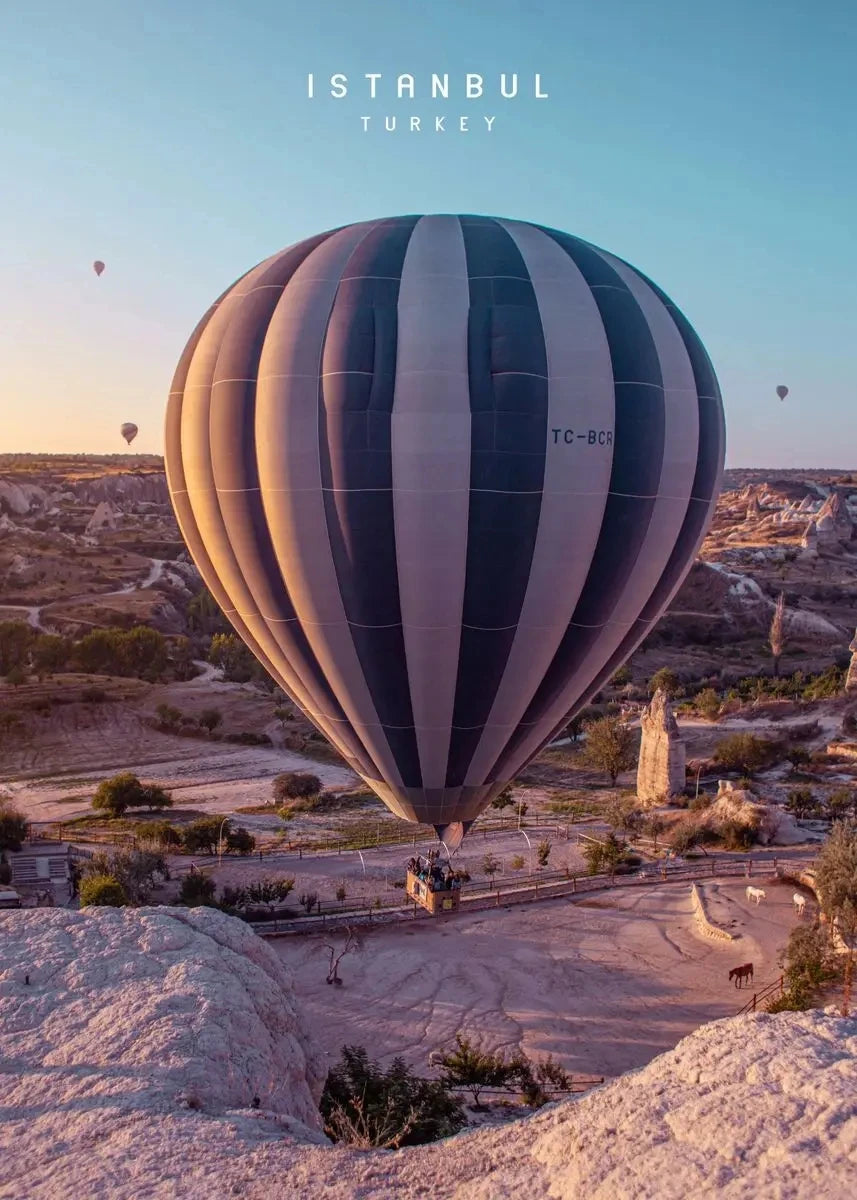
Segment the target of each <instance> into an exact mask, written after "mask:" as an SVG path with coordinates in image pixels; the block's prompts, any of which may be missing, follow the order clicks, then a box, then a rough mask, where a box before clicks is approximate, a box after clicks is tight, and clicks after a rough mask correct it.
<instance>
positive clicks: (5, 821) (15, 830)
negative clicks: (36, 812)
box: [0, 798, 27, 854]
mask: <svg viewBox="0 0 857 1200" xmlns="http://www.w3.org/2000/svg"><path fill="white" fill-rule="evenodd" d="M26 840H27V818H26V817H25V816H24V814H23V813H22V812H20V811H19V810H18V809H17V808H15V807H14V806H13V805H12V804H10V803H9V801H8V800H4V799H2V798H0V854H2V852H3V851H4V850H20V849H21V846H22V845H23V843H24V842H25V841H26Z"/></svg>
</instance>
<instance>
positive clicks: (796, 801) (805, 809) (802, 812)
mask: <svg viewBox="0 0 857 1200" xmlns="http://www.w3.org/2000/svg"><path fill="white" fill-rule="evenodd" d="M786 808H787V809H788V811H789V812H790V813H792V814H793V815H794V816H796V817H798V818H803V817H808V816H809V815H810V814H811V813H813V812H814V811H815V796H814V795H813V794H812V789H811V788H808V787H801V788H792V789H791V790H790V792H789V796H788V800H787V801H786Z"/></svg>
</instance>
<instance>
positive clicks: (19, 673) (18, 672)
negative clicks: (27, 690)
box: [6, 667, 27, 688]
mask: <svg viewBox="0 0 857 1200" xmlns="http://www.w3.org/2000/svg"><path fill="white" fill-rule="evenodd" d="M6 682H7V683H8V684H10V686H11V687H15V688H19V687H21V686H22V684H25V683H26V682H27V672H26V671H25V670H24V668H23V667H12V669H11V670H10V671H7V672H6Z"/></svg>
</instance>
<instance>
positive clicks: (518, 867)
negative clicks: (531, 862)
mask: <svg viewBox="0 0 857 1200" xmlns="http://www.w3.org/2000/svg"><path fill="white" fill-rule="evenodd" d="M510 866H511V868H512V870H513V871H522V870H523V869H524V856H523V854H515V855H514V856H513V858H512V861H511V863H510Z"/></svg>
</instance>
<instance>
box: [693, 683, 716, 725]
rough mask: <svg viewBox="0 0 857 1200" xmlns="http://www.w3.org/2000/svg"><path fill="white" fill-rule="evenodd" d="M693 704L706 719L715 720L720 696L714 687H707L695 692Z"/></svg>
mask: <svg viewBox="0 0 857 1200" xmlns="http://www.w3.org/2000/svg"><path fill="white" fill-rule="evenodd" d="M694 706H695V707H696V711H697V712H698V713H699V715H700V716H701V717H703V718H704V719H705V720H706V721H716V720H717V718H718V717H719V716H720V697H719V696H718V695H717V692H715V690H714V688H711V687H707V688H703V689H702V691H701V692H697V694H696V699H695V700H694Z"/></svg>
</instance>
